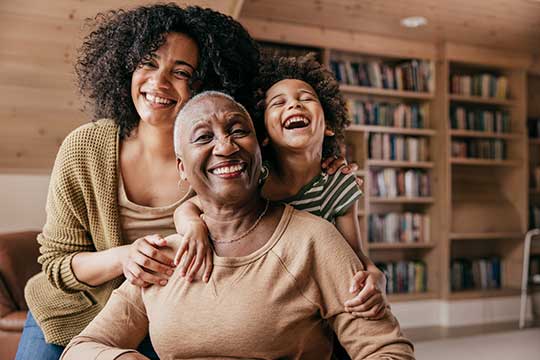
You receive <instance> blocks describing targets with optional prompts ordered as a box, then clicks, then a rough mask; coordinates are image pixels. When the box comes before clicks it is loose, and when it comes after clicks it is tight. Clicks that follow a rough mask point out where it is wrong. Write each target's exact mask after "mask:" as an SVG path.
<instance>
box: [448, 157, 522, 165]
mask: <svg viewBox="0 0 540 360" xmlns="http://www.w3.org/2000/svg"><path fill="white" fill-rule="evenodd" d="M450 163H451V164H454V165H473V166H520V165H521V161H518V160H494V159H469V158H451V159H450Z"/></svg>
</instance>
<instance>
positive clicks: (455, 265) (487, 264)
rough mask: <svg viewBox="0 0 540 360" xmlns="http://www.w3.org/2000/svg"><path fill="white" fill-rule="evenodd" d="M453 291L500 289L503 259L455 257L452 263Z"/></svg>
mask: <svg viewBox="0 0 540 360" xmlns="http://www.w3.org/2000/svg"><path fill="white" fill-rule="evenodd" d="M451 286H452V290H453V291H460V290H469V289H482V290H484V289H499V288H500V287H501V259H500V258H499V257H491V258H482V259H472V260H471V259H455V260H452V264H451Z"/></svg>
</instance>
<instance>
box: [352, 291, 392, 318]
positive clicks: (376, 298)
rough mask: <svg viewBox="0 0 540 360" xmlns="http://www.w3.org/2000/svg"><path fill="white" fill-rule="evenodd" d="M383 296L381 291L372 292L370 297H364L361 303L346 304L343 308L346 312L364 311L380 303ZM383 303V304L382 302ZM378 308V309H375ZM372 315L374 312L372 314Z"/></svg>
mask: <svg viewBox="0 0 540 360" xmlns="http://www.w3.org/2000/svg"><path fill="white" fill-rule="evenodd" d="M383 301H384V300H383V297H382V294H381V293H376V294H373V295H372V296H371V297H369V298H367V299H365V301H363V302H362V303H360V304H359V305H353V306H346V307H345V309H346V310H347V311H348V312H358V313H365V312H367V311H369V310H371V309H372V308H373V307H375V306H378V305H380V304H383ZM383 305H384V304H383ZM376 310H378V309H376ZM372 315H374V314H372Z"/></svg>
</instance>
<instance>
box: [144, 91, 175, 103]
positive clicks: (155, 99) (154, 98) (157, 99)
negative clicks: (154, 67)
mask: <svg viewBox="0 0 540 360" xmlns="http://www.w3.org/2000/svg"><path fill="white" fill-rule="evenodd" d="M146 100H148V101H150V102H153V103H156V104H162V105H170V104H172V103H173V101H172V100H169V99H165V98H161V97H159V96H154V95H152V94H148V93H146Z"/></svg>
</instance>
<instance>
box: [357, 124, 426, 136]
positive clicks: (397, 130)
mask: <svg viewBox="0 0 540 360" xmlns="http://www.w3.org/2000/svg"><path fill="white" fill-rule="evenodd" d="M346 130H347V131H360V132H368V133H369V132H375V133H388V134H400V135H417V136H435V134H436V131H435V130H432V129H414V128H402V127H395V126H377V125H350V126H349V127H348V128H347V129H346Z"/></svg>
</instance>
